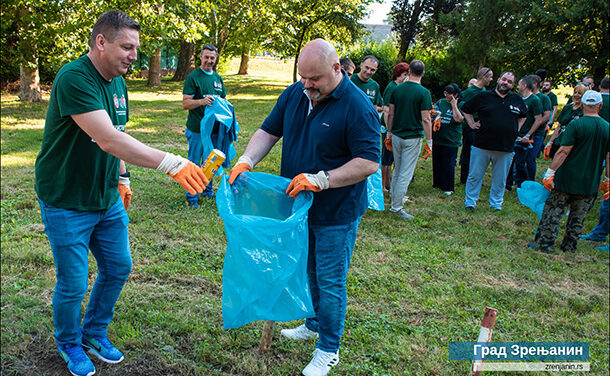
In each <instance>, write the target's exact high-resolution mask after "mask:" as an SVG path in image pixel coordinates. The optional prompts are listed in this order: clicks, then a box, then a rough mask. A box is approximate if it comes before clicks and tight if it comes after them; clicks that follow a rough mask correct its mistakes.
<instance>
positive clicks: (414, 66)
mask: <svg viewBox="0 0 610 376" xmlns="http://www.w3.org/2000/svg"><path fill="white" fill-rule="evenodd" d="M425 69H426V66H425V65H424V62H423V61H421V60H413V61H412V62H411V63H410V64H409V72H410V74H412V75H414V76H416V77H421V76H423V75H424V70H425Z"/></svg>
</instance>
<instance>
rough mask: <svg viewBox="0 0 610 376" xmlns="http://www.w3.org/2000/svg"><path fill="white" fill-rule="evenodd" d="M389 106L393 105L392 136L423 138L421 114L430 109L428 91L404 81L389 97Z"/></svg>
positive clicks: (430, 102)
mask: <svg viewBox="0 0 610 376" xmlns="http://www.w3.org/2000/svg"><path fill="white" fill-rule="evenodd" d="M390 104H393V105H394V121H393V124H392V134H394V135H396V136H398V137H400V138H403V139H408V138H421V137H423V136H424V127H423V124H422V120H421V112H422V111H426V110H431V109H432V97H431V96H430V91H428V89H426V88H425V87H423V86H422V85H420V84H418V83H417V82H413V81H405V82H403V83H402V84H400V85H398V86H397V87H396V89H394V91H393V92H392V94H391V95H390Z"/></svg>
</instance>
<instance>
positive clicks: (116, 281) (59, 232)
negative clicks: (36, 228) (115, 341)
mask: <svg viewBox="0 0 610 376" xmlns="http://www.w3.org/2000/svg"><path fill="white" fill-rule="evenodd" d="M38 203H39V204H40V212H41V217H42V222H43V223H44V227H45V233H46V234H47V237H48V238H49V243H51V250H52V251H53V259H54V260H55V269H56V277H57V283H56V284H55V291H54V292H53V323H54V325H55V334H54V336H55V340H56V341H57V343H58V344H59V345H65V344H67V343H73V344H80V343H81V336H82V334H81V327H80V326H81V305H82V303H83V298H84V297H85V293H86V292H87V287H88V286H87V277H88V274H89V263H88V255H89V249H90V250H91V253H92V254H93V256H94V257H95V259H96V261H97V268H98V273H97V278H96V279H95V284H94V285H93V289H92V290H91V297H90V299H89V304H88V305H87V311H86V312H85V318H84V320H83V332H84V334H85V335H86V336H94V337H106V336H107V329H108V324H110V321H112V316H113V315H114V304H115V303H116V301H117V299H118V298H119V295H120V294H121V290H122V289H123V286H124V285H125V282H126V281H127V277H128V276H129V273H130V272H131V266H132V261H131V253H130V250H129V239H128V236H127V224H128V223H129V217H127V212H126V211H125V207H124V206H123V201H121V199H120V198H119V199H118V201H117V202H116V203H115V204H114V205H112V207H110V209H108V210H102V211H94V212H83V211H77V210H67V209H60V208H56V207H54V206H51V205H48V204H46V203H44V202H43V201H41V200H40V199H39V200H38Z"/></svg>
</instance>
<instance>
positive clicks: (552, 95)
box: [546, 91, 559, 111]
mask: <svg viewBox="0 0 610 376" xmlns="http://www.w3.org/2000/svg"><path fill="white" fill-rule="evenodd" d="M546 96H547V97H549V99H550V100H551V111H552V110H553V107H554V106H558V105H559V102H557V95H555V93H553V92H552V91H549V93H548V94H547V95H546Z"/></svg>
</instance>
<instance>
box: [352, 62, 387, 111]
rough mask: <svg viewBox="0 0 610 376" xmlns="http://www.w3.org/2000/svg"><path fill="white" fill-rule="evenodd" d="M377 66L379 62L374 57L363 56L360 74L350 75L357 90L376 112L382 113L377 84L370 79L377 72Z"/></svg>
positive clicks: (381, 101)
mask: <svg viewBox="0 0 610 376" xmlns="http://www.w3.org/2000/svg"><path fill="white" fill-rule="evenodd" d="M378 65H379V60H378V59H377V58H376V57H375V56H373V55H368V56H365V57H364V60H362V63H360V72H358V74H354V75H352V77H351V80H352V82H353V83H354V85H356V86H358V88H359V89H360V90H362V91H364V94H366V96H367V97H369V99H370V100H371V102H373V105H374V106H375V109H376V110H377V112H381V111H383V99H382V98H381V92H380V91H381V90H380V89H379V84H378V83H377V82H376V81H375V80H373V79H372V77H373V75H374V74H375V72H377V67H378Z"/></svg>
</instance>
